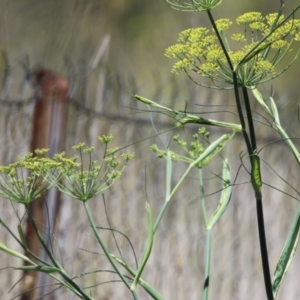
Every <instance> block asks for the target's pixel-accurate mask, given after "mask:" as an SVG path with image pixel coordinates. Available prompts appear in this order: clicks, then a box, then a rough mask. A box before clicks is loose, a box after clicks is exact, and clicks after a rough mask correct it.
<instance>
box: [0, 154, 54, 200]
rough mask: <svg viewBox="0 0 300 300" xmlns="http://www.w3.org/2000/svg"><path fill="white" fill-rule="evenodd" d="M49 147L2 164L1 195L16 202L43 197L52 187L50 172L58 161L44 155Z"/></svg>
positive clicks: (0, 170) (0, 176) (0, 173)
mask: <svg viewBox="0 0 300 300" xmlns="http://www.w3.org/2000/svg"><path fill="white" fill-rule="evenodd" d="M47 152H48V149H39V150H36V151H35V154H36V155H35V156H34V155H33V153H28V154H27V155H26V156H25V157H21V158H20V159H19V160H18V161H17V162H15V163H12V164H9V165H8V166H0V196H1V197H3V198H6V199H9V200H12V201H15V202H20V203H23V204H29V203H30V202H31V201H33V200H35V199H37V198H39V197H41V196H42V195H43V194H44V193H45V192H46V191H47V190H48V188H49V187H50V185H49V183H48V181H47V179H48V176H49V174H51V173H52V172H53V170H54V169H55V168H56V167H58V163H57V162H56V161H54V160H52V159H49V158H46V157H44V155H45V154H46V153H47Z"/></svg>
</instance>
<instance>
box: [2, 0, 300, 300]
mask: <svg viewBox="0 0 300 300" xmlns="http://www.w3.org/2000/svg"><path fill="white" fill-rule="evenodd" d="M279 4H280V1H274V0H266V1H258V0H257V1H256V0H252V1H240V2H238V4H237V1H235V0H223V3H222V4H221V5H220V6H219V7H217V8H216V9H214V10H213V11H212V13H213V15H214V17H215V18H216V19H218V18H221V17H222V18H232V19H235V18H236V17H237V16H239V15H241V14H242V13H244V12H248V11H261V12H262V13H263V14H268V13H271V12H276V11H277V10H278V9H279ZM296 5H297V1H295V0H287V1H286V3H285V11H286V14H287V13H288V12H290V11H291V9H293V8H294V7H295V6H296ZM296 16H298V18H299V13H297V15H296ZM196 26H209V23H208V18H207V16H206V14H205V13H201V14H199V13H183V12H179V11H175V10H172V9H171V8H170V7H169V6H168V5H167V4H166V3H165V2H164V1H163V0H154V1H143V0H126V1H125V0H117V1H109V0H89V1H80V0H78V1H76V0H64V1H54V0H48V1H45V0H43V1H37V0H23V1H16V0H15V1H4V0H0V48H1V49H2V50H3V51H5V53H7V56H6V58H5V59H4V58H1V61H0V71H1V72H2V78H3V80H2V83H3V84H2V93H1V97H0V101H1V102H0V105H1V109H0V123H1V128H0V149H1V152H0V162H1V164H8V163H11V162H13V161H15V160H16V158H17V157H18V156H19V155H25V154H26V153H27V152H28V151H30V145H31V141H32V139H33V137H32V132H33V128H32V127H33V123H32V122H33V112H34V107H35V101H36V97H35V96H34V95H35V90H34V89H33V88H32V85H31V81H30V78H28V76H27V75H28V74H27V73H26V72H27V71H28V70H29V69H30V70H31V69H36V68H40V67H44V68H48V69H51V70H53V71H55V72H57V73H59V74H64V75H65V76H66V77H67V78H69V80H70V83H71V90H70V95H69V98H70V100H69V102H68V114H67V115H68V119H67V120H68V121H67V125H66V126H67V133H66V138H65V146H64V147H65V149H66V152H67V153H68V155H73V154H74V153H73V151H72V149H71V146H72V145H75V144H77V143H78V142H86V143H87V144H88V145H92V146H95V148H96V150H97V154H96V156H98V157H99V158H101V155H102V154H103V153H102V152H101V150H102V149H99V148H97V147H100V144H99V143H97V136H99V135H102V134H110V133H112V134H113V135H114V136H115V139H114V141H113V142H112V146H119V147H120V148H121V147H125V149H124V151H130V152H132V151H134V152H135V153H136V158H135V159H134V161H132V162H131V163H130V165H129V166H128V167H127V169H126V171H125V174H124V176H123V178H122V179H121V180H119V182H117V183H116V184H115V185H114V186H113V187H112V188H111V189H110V190H108V191H107V192H106V193H105V203H106V210H107V215H106V213H105V206H104V202H103V198H102V196H99V197H96V198H95V199H92V200H91V201H90V204H91V206H92V207H93V212H94V213H95V219H96V222H97V225H98V226H102V227H108V219H109V221H110V225H111V226H112V228H115V229H118V230H120V231H121V232H123V233H124V234H126V235H127V236H128V237H129V239H130V240H131V242H132V243H133V246H134V249H135V252H136V254H137V257H138V259H139V258H140V257H141V253H142V250H143V247H144V244H145V241H146V236H147V221H146V218H147V217H146V212H145V201H146V200H147V201H148V202H149V204H150V206H151V208H152V209H153V211H154V214H157V213H158V212H159V209H160V207H161V206H162V204H163V201H164V189H165V161H164V160H159V159H156V158H155V155H154V154H152V153H150V152H149V146H150V145H151V144H153V143H158V145H159V147H161V148H163V147H164V145H168V144H169V142H170V140H171V138H172V135H173V134H175V133H180V134H181V135H182V136H186V137H188V138H189V137H191V134H193V133H195V132H196V131H197V130H198V127H197V126H196V125H191V126H186V128H185V129H184V130H177V131H174V130H171V131H168V132H167V133H166V134H163V135H161V137H160V139H159V138H158V137H156V132H163V131H166V130H168V129H171V128H172V127H173V123H172V120H171V119H169V118H168V117H166V116H163V115H161V114H153V115H152V118H153V120H154V124H155V125H156V127H155V128H153V125H152V124H151V119H150V115H149V113H148V112H147V110H148V109H147V107H145V106H144V105H141V104H139V103H137V102H136V100H134V98H133V97H132V95H134V94H135V93H138V94H140V95H143V96H145V97H147V98H149V99H152V100H154V101H157V102H159V103H162V104H165V105H169V106H170V107H173V108H175V109H184V108H185V103H186V102H187V104H188V107H187V110H188V111H193V112H197V113H199V114H205V115H204V116H205V117H209V118H216V119H218V120H223V121H224V120H226V121H228V122H238V119H237V117H236V115H235V114H234V113H235V108H234V106H233V105H234V99H233V95H232V92H231V91H223V92H222V91H221V92H220V91H211V90H206V89H204V88H201V87H199V86H195V85H194V84H193V83H192V82H190V81H189V80H188V79H187V78H186V76H185V75H184V74H181V75H173V74H171V73H170V69H171V66H172V64H173V63H174V61H172V60H170V59H168V58H166V57H165V56H164V50H165V49H166V48H167V47H168V46H170V45H172V44H174V43H176V41H177V37H178V33H179V32H180V31H182V30H184V29H187V28H190V27H196ZM297 47H299V45H297V44H294V46H293V48H294V50H295V51H294V54H295V53H296V51H297ZM291 57H293V56H292V53H291V56H290V57H287V58H286V59H285V60H284V61H283V62H282V66H284V65H286V64H287V62H289V61H290V60H291ZM8 65H9V68H8ZM299 66H300V63H299V60H298V61H296V62H295V63H294V65H293V66H292V67H291V68H290V69H289V70H288V71H287V72H285V73H284V75H282V76H281V77H279V78H277V79H275V80H274V81H272V82H271V83H267V84H264V85H262V86H261V87H260V90H261V92H262V93H264V94H265V95H266V96H268V95H270V93H271V90H273V91H274V98H275V100H276V102H277V104H278V107H279V109H280V113H281V118H282V123H283V125H284V127H285V128H286V129H287V131H288V134H289V135H290V136H291V137H293V138H295V143H296V145H297V146H300V145H299V144H298V143H297V140H296V138H298V137H299V120H298V102H299V94H298V88H297V84H298V79H299V77H297V76H299V75H298V74H299V71H298V70H299ZM279 67H280V66H279ZM8 71H9V72H8ZM252 103H253V109H254V111H256V112H257V114H256V115H255V117H256V118H257V120H262V117H261V116H260V114H261V113H262V111H261V110H260V109H259V108H258V106H257V105H256V104H255V101H254V100H253V102H252ZM217 105H224V106H223V107H221V108H220V106H217ZM42 126H43V125H42ZM256 126H257V127H256V128H257V130H258V132H259V136H258V145H259V148H263V147H264V150H263V151H262V152H261V155H262V157H263V158H264V159H265V163H262V168H263V179H264V181H265V183H266V185H265V186H264V189H263V192H264V195H265V217H266V232H267V237H268V246H269V252H270V267H271V273H272V272H273V270H274V268H275V266H276V262H277V259H278V257H279V255H280V252H281V249H282V247H283V244H284V241H285V237H286V234H287V232H288V230H289V226H290V224H291V221H292V218H293V215H294V212H295V208H296V207H297V205H298V200H297V199H299V195H298V192H297V188H298V182H299V175H298V174H299V171H298V170H299V169H298V168H299V166H298V165H297V164H296V163H295V160H294V158H293V156H292V155H291V154H290V153H289V150H288V149H287V147H286V146H285V144H284V143H283V142H282V141H280V137H279V136H277V135H276V133H275V132H274V131H272V130H271V129H270V128H268V127H267V126H264V125H262V124H261V123H257V124H256ZM207 129H208V130H210V131H211V133H212V134H211V141H213V140H214V139H216V138H217V137H219V136H220V135H221V134H223V133H227V132H226V130H224V131H221V130H219V129H213V128H207ZM274 141H275V142H274ZM171 145H172V146H175V145H173V144H172V143H171ZM242 151H245V146H244V144H243V140H242V137H241V136H236V137H235V140H234V142H233V143H232V144H231V145H230V146H229V147H227V148H226V150H225V151H224V155H225V156H227V157H228V158H229V161H230V165H231V169H232V175H231V177H232V180H234V178H235V177H236V174H237V172H238V170H239V166H240V164H241V159H240V154H241V153H243V152H242ZM221 165H222V160H221V158H219V159H216V161H215V162H214V163H211V164H209V165H208V166H207V167H206V168H205V170H204V171H205V176H206V182H207V185H206V188H207V191H206V194H207V195H210V194H211V196H210V197H207V201H208V203H207V205H208V209H209V211H210V212H211V213H212V212H213V211H214V209H215V208H216V206H217V204H218V200H219V197H220V193H217V194H216V193H215V192H216V191H218V190H220V188H221V186H222V183H221V181H220V180H219V179H218V178H217V176H215V174H220V172H221ZM269 165H271V166H272V167H273V168H274V170H275V171H273V170H272V169H271V168H270V167H269ZM246 166H247V163H246ZM185 168H186V166H185V165H183V164H177V163H176V164H175V166H174V176H173V183H174V184H176V182H177V180H178V178H180V175H181V174H182V173H183V171H184V170H185ZM239 174H240V177H239V178H238V180H237V181H236V182H235V183H236V186H235V187H234V190H233V192H234V194H233V197H232V199H231V202H230V204H229V206H228V210H227V211H226V213H225V214H224V216H223V217H222V219H221V221H220V222H219V223H218V224H217V226H216V228H215V229H214V231H213V248H212V249H213V252H212V274H211V280H210V284H211V289H210V299H243V300H247V299H265V292H264V284H263V276H262V269H261V260H260V255H259V244H258V235H257V225H256V211H255V201H254V198H253V192H252V190H251V187H250V184H249V182H248V181H249V177H248V174H247V172H246V171H245V170H242V171H240V173H239ZM277 174H279V175H280V176H282V177H283V178H285V180H286V181H287V182H285V181H283V180H281V179H280V177H279V176H278V175H277ZM268 185H271V186H273V187H275V188H276V189H277V190H276V189H274V188H272V187H270V186H268ZM295 189H296V190H295ZM280 191H283V192H284V193H286V194H284V193H282V192H280ZM199 194H200V190H199V184H198V180H197V174H196V173H195V174H193V173H191V175H190V178H189V180H187V181H186V183H185V184H184V186H182V188H181V189H180V190H179V192H178V193H177V194H176V196H175V197H174V199H173V200H172V203H171V205H170V206H169V208H168V210H167V212H166V216H165V218H164V219H163V221H162V223H161V226H160V227H159V229H158V232H157V235H156V239H155V241H154V246H153V253H152V254H151V257H150V260H149V264H148V265H147V267H146V269H145V271H144V274H143V278H144V279H145V280H147V281H148V282H149V283H150V284H152V285H153V286H154V287H156V288H157V289H158V291H159V292H160V293H161V294H162V295H163V296H164V297H165V298H166V299H174V300H176V299H178V300H181V299H191V300H193V299H201V295H202V286H203V271H204V246H205V228H204V224H203V220H202V213H201V207H200V202H199ZM289 195H291V196H293V197H294V198H292V197H290V196H289ZM0 205H1V218H2V219H3V220H4V221H5V222H7V224H9V225H10V228H11V229H12V230H13V231H16V226H17V224H18V218H17V217H16V215H18V216H19V217H20V218H21V217H22V209H21V208H20V207H19V206H17V205H14V204H11V203H10V202H8V201H7V200H4V199H0ZM107 216H108V217H107ZM57 217H58V225H57V231H56V233H55V241H56V244H55V251H56V253H57V254H58V255H59V257H61V260H62V261H63V262H64V266H65V268H66V269H67V270H68V272H70V274H72V275H73V276H76V275H78V274H81V273H86V272H94V271H97V272H96V273H91V274H89V275H86V276H81V277H80V278H79V279H78V283H80V284H81V285H82V286H87V287H90V288H89V289H88V290H89V292H91V294H92V295H93V296H94V298H95V299H131V295H130V293H129V292H128V291H126V289H125V288H124V286H123V284H122V283H119V282H111V281H115V280H116V279H117V277H116V276H115V275H114V274H111V273H108V272H105V270H110V269H111V268H110V266H109V265H108V264H107V262H106V259H105V257H103V255H102V251H101V250H100V248H99V246H98V245H97V244H96V243H95V241H94V240H93V238H92V237H91V231H90V228H89V225H88V223H87V219H86V216H85V214H84V211H83V207H82V205H81V203H78V202H77V201H74V200H72V199H69V198H67V197H63V199H62V202H61V206H60V211H59V213H58V216H57ZM101 234H102V235H103V236H104V238H105V240H106V241H107V243H108V244H109V245H110V248H111V251H112V252H113V253H115V254H116V255H117V254H118V252H117V247H116V245H115V243H114V240H113V237H112V235H111V234H110V233H109V232H108V231H104V230H102V231H101ZM117 238H118V243H119V245H120V247H121V249H122V252H123V253H124V256H125V257H126V258H127V260H128V262H129V263H132V265H134V257H133V253H132V250H131V248H130V247H129V244H128V242H127V241H126V240H125V239H124V238H122V237H121V236H120V235H118V236H117ZM0 240H1V241H3V242H5V243H6V244H7V245H8V246H9V247H11V248H14V249H19V248H18V245H17V244H16V243H15V242H14V241H13V240H12V238H11V236H10V235H9V234H8V232H7V231H6V230H5V229H4V228H3V227H1V228H0ZM1 257H3V259H1V261H2V263H1V268H6V267H13V266H19V265H20V261H18V260H17V259H13V258H11V257H9V256H7V255H5V254H2V253H1ZM299 263H300V256H299V253H298V252H297V253H296V255H295V258H294V260H293V262H292V265H291V268H290V270H289V273H288V275H287V277H286V279H285V281H284V282H283V285H282V288H281V289H280V292H279V295H278V299H299V297H300V287H299V284H298V282H299V277H298V268H297V266H298V265H299ZM0 276H1V277H0V278H2V279H1V280H0V297H1V299H12V298H13V297H17V298H16V299H21V298H20V297H19V296H18V294H19V293H20V291H21V288H22V285H21V283H19V284H17V285H16V286H15V287H14V288H13V289H12V290H10V289H11V288H12V287H13V286H14V284H15V283H16V282H17V281H18V280H19V279H20V278H21V276H22V273H21V272H17V271H14V270H12V269H3V270H1V275H0ZM141 295H142V296H141V299H150V297H149V296H147V295H146V294H144V293H143V291H141ZM41 297H42V296H41ZM51 299H76V297H75V296H74V295H72V294H71V293H68V292H67V291H65V290H58V291H56V292H54V293H53V294H52V298H51Z"/></svg>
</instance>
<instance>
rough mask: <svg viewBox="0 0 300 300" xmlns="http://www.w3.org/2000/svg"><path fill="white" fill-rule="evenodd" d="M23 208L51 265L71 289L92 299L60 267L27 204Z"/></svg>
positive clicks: (87, 299) (89, 299)
mask: <svg viewBox="0 0 300 300" xmlns="http://www.w3.org/2000/svg"><path fill="white" fill-rule="evenodd" d="M25 208H26V212H27V214H28V217H29V220H30V223H31V225H32V227H33V229H34V232H35V234H36V235H37V237H38V239H39V241H40V243H41V245H42V247H43V249H44V250H45V252H46V253H47V255H48V256H49V258H50V260H51V261H52V263H53V265H54V266H55V267H56V268H57V269H59V270H60V271H59V272H58V273H59V274H60V275H61V276H62V277H63V278H64V279H65V280H66V281H67V282H68V284H69V285H70V287H72V288H73V289H72V290H73V291H74V292H75V293H76V294H77V295H79V296H81V297H83V299H86V300H93V298H92V297H90V296H89V295H88V294H87V293H85V291H84V290H82V289H81V288H80V287H79V286H78V285H77V284H76V283H75V282H74V281H73V280H72V279H71V278H70V277H69V276H68V275H67V274H66V272H65V270H64V269H63V268H62V266H61V265H60V263H59V262H58V261H57V260H56V259H55V257H54V256H53V255H52V253H51V251H50V250H49V248H48V247H47V245H46V243H45V242H44V240H43V238H42V236H41V234H40V232H39V229H38V228H37V226H36V224H35V222H34V219H33V217H32V215H31V212H30V210H29V206H28V204H26V205H25Z"/></svg>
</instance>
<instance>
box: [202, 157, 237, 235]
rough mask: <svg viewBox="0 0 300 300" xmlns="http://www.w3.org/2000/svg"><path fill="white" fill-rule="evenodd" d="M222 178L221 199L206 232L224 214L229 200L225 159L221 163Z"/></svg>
mask: <svg viewBox="0 0 300 300" xmlns="http://www.w3.org/2000/svg"><path fill="white" fill-rule="evenodd" d="M222 178H223V191H222V195H221V199H220V202H219V205H218V207H217V209H216V210H215V212H214V214H213V215H212V217H211V219H210V221H209V223H208V226H207V230H211V229H212V228H213V227H214V226H215V224H216V223H217V222H218V221H219V219H220V218H221V216H222V215H223V213H224V212H225V210H226V207H227V205H228V203H229V201H230V198H231V194H232V186H231V184H230V169H229V166H228V161H227V159H225V160H224V162H223V173H222Z"/></svg>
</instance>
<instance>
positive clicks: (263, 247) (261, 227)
mask: <svg viewBox="0 0 300 300" xmlns="http://www.w3.org/2000/svg"><path fill="white" fill-rule="evenodd" d="M242 89H243V96H244V102H245V108H246V114H247V119H248V126H249V132H250V139H251V144H252V145H251V146H252V147H251V148H252V149H251V152H250V153H249V155H250V158H251V183H252V187H253V190H254V192H255V198H256V214H257V225H258V234H259V243H260V253H261V259H262V268H263V274H264V281H265V289H266V294H267V297H268V300H273V298H274V297H273V290H272V281H271V274H270V266H269V256H268V248H267V241H266V234H265V224H264V213H263V204H262V194H261V186H262V181H261V175H260V159H259V156H258V155H256V137H255V129H254V124H253V117H252V112H251V106H250V101H249V97H248V91H247V88H246V87H243V88H242Z"/></svg>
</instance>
